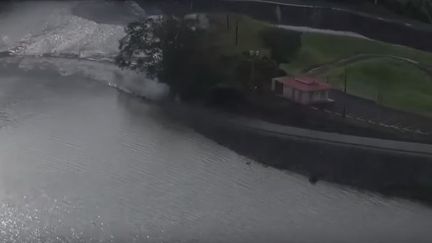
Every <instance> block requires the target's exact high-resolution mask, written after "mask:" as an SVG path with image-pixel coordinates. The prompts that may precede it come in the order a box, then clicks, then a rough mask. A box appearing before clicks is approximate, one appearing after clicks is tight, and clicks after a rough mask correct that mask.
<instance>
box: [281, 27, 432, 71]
mask: <svg viewBox="0 0 432 243" xmlns="http://www.w3.org/2000/svg"><path fill="white" fill-rule="evenodd" d="M361 53H367V54H380V55H394V56H401V57H406V58H410V59H413V60H416V61H419V62H421V63H423V64H426V65H432V53H428V52H425V51H420V50H416V49H413V48H409V47H404V46H398V45H392V44H388V43H384V42H379V41H373V40H367V39H360V38H353V37H345V36H334V35H325V34H318V33H303V35H302V48H301V49H300V51H299V53H298V55H297V57H296V58H295V60H294V61H293V62H291V63H290V64H288V65H284V66H283V67H284V69H286V70H287V71H288V72H291V73H294V74H295V73H299V72H301V71H302V70H304V69H306V68H309V67H311V66H315V65H321V64H325V63H330V62H333V61H336V60H339V59H342V58H346V57H350V56H353V55H356V54H361Z"/></svg>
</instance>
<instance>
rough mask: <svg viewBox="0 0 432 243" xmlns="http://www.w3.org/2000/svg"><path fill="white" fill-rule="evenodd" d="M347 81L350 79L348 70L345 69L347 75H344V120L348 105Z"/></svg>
mask: <svg viewBox="0 0 432 243" xmlns="http://www.w3.org/2000/svg"><path fill="white" fill-rule="evenodd" d="M347 79H348V74H347V69H346V68H345V74H344V104H343V111H342V116H343V118H346V103H347V98H348V95H347Z"/></svg>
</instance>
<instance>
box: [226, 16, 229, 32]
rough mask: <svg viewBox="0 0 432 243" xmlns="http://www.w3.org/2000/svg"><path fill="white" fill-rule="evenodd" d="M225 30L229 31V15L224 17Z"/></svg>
mask: <svg viewBox="0 0 432 243" xmlns="http://www.w3.org/2000/svg"><path fill="white" fill-rule="evenodd" d="M226 28H227V31H229V30H230V16H229V14H227V15H226Z"/></svg>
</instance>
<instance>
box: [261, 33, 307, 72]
mask: <svg viewBox="0 0 432 243" xmlns="http://www.w3.org/2000/svg"><path fill="white" fill-rule="evenodd" d="M260 36H261V39H262V40H263V42H264V46H265V47H267V48H269V49H270V56H271V58H272V59H273V60H275V61H276V63H277V65H279V64H281V63H289V62H290V61H291V60H290V59H291V58H294V56H295V55H296V54H297V51H298V50H299V49H300V46H301V38H300V34H299V33H296V32H292V31H284V30H281V29H280V28H276V27H273V28H266V29H264V30H262V31H261V32H260Z"/></svg>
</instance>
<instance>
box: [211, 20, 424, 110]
mask: <svg viewBox="0 0 432 243" xmlns="http://www.w3.org/2000/svg"><path fill="white" fill-rule="evenodd" d="M230 20H231V21H230V22H231V29H230V30H227V29H226V14H218V15H211V16H210V23H211V26H212V27H211V28H214V30H215V31H212V32H213V33H216V34H215V35H214V36H210V38H209V43H210V44H211V45H212V46H213V47H214V48H218V49H219V50H220V51H222V52H223V53H225V54H226V55H227V56H235V55H236V54H239V53H242V52H245V51H248V50H257V49H258V50H262V51H263V53H266V54H267V53H268V52H267V51H268V50H266V49H265V48H264V47H263V44H262V41H261V39H260V37H259V33H260V31H261V30H263V29H264V28H267V27H270V26H271V25H269V24H267V23H265V22H261V21H258V20H254V19H252V18H249V17H246V16H242V15H231V16H230ZM236 21H238V23H239V46H235V41H234V40H235V31H234V29H235V28H234V26H235V22H236ZM356 54H377V55H391V56H398V57H404V58H409V59H413V60H415V61H419V62H420V63H421V64H422V65H424V66H429V65H430V66H432V53H428V52H425V51H420V50H416V49H413V48H409V47H404V46H399V45H392V44H388V43H384V42H379V41H373V40H367V39H360V38H353V37H345V36H335V35H326V34H318V33H303V34H302V47H301V48H300V50H299V52H298V54H297V55H296V56H295V57H294V58H292V59H293V61H291V63H289V64H282V66H281V67H282V68H283V69H285V70H286V71H287V72H288V73H290V74H294V75H295V74H299V73H302V71H304V70H305V69H308V68H310V67H313V66H319V65H323V64H327V63H332V62H335V61H337V60H340V59H344V58H347V57H351V56H354V55H356ZM227 66H228V65H227ZM347 67H348V69H349V83H348V92H349V93H351V94H353V95H356V96H360V97H363V98H367V99H371V100H377V97H381V98H378V99H380V100H381V102H380V103H381V104H382V105H385V106H389V107H393V108H396V109H401V110H405V111H409V112H415V113H418V114H423V115H426V116H431V117H432V79H431V76H430V75H429V74H427V73H425V72H424V71H422V70H420V69H419V68H417V67H416V66H414V65H412V64H408V63H404V62H401V61H397V60H393V59H390V58H374V59H370V60H363V61H357V62H356V63H351V64H349V65H348V66H347ZM228 69H229V68H228V67H227V70H226V71H227V72H230V70H228ZM343 73H344V68H343V67H334V68H331V69H330V70H327V71H326V72H325V73H321V74H320V75H321V76H322V77H323V78H329V80H330V82H331V83H332V84H333V85H334V86H335V87H336V88H342V85H343ZM378 93H380V95H379V94H378Z"/></svg>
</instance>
